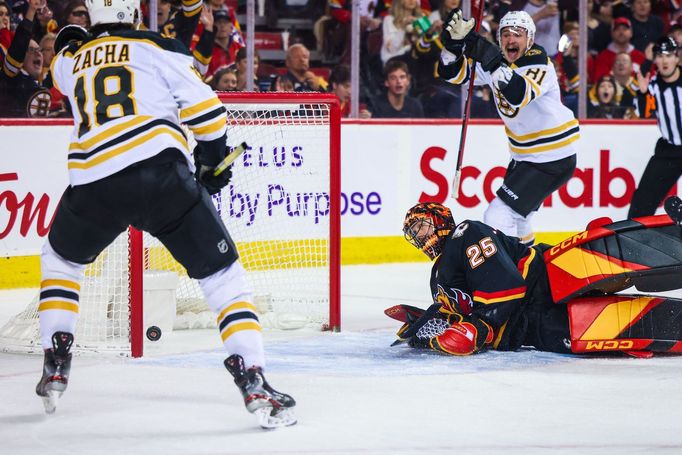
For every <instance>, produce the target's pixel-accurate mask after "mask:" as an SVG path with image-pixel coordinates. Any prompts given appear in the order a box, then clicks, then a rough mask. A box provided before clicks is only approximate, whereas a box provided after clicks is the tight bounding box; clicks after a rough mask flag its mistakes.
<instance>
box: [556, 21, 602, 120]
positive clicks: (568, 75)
mask: <svg viewBox="0 0 682 455" xmlns="http://www.w3.org/2000/svg"><path fill="white" fill-rule="evenodd" d="M564 33H565V34H566V35H567V36H568V37H569V38H570V42H569V43H568V44H567V47H566V48H565V49H563V50H561V49H560V51H561V52H559V53H558V54H557V55H556V57H555V58H554V60H555V62H556V65H555V66H556V68H557V75H558V76H559V88H560V89H561V98H562V100H563V101H564V104H565V105H566V106H567V107H568V108H569V109H571V110H572V111H573V113H574V114H575V115H577V112H578V96H579V88H580V75H579V73H578V49H579V48H580V39H579V33H578V23H577V22H567V23H566V24H565V25H564ZM586 63H587V74H588V76H589V74H591V73H593V72H594V69H593V65H594V59H593V57H592V55H589V54H588V55H587V62H586ZM588 79H589V77H588Z"/></svg>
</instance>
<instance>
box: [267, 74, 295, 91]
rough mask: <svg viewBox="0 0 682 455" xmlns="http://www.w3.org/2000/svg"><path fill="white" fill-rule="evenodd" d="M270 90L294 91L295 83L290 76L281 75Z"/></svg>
mask: <svg viewBox="0 0 682 455" xmlns="http://www.w3.org/2000/svg"><path fill="white" fill-rule="evenodd" d="M270 90H271V91H273V92H293V91H294V84H293V82H291V79H289V78H288V77H286V76H284V75H280V76H277V77H276V78H275V80H274V82H273V83H272V86H271V87H270Z"/></svg>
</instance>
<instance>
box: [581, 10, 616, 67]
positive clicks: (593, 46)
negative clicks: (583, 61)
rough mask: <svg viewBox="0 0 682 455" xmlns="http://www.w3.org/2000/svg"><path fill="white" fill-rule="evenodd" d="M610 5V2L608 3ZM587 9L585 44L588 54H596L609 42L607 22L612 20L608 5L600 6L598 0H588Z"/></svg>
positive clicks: (609, 34) (609, 33) (609, 31)
mask: <svg viewBox="0 0 682 455" xmlns="http://www.w3.org/2000/svg"><path fill="white" fill-rule="evenodd" d="M609 5H610V4H609ZM587 9H588V11H589V13H590V14H589V17H588V19H587V46H588V51H589V52H590V54H594V55H597V54H598V53H599V52H601V51H603V50H604V49H606V46H608V45H609V42H611V30H610V29H609V24H610V23H611V21H612V17H611V8H610V6H608V7H606V6H602V4H601V3H600V2H595V0H588V2H587Z"/></svg>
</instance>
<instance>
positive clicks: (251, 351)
mask: <svg viewBox="0 0 682 455" xmlns="http://www.w3.org/2000/svg"><path fill="white" fill-rule="evenodd" d="M199 286H201V290H202V291H203V292H204V296H205V297H206V302H207V303H208V306H209V307H210V308H211V309H212V310H213V311H214V312H215V313H216V314H217V315H218V318H217V322H218V330H219V331H220V337H221V338H222V340H223V345H224V346H225V349H226V350H227V352H228V353H229V354H230V355H232V354H239V355H240V356H242V357H243V358H244V365H246V367H247V368H249V367H252V366H259V367H262V368H265V353H264V350H263V335H262V334H261V325H260V323H259V322H258V316H257V315H256V307H255V306H254V304H253V295H252V291H251V288H250V286H249V284H248V282H247V281H246V272H245V271H244V268H243V267H242V265H241V264H240V263H239V262H235V263H234V264H232V265H231V266H230V267H228V268H226V269H223V270H220V271H218V272H216V273H214V274H213V275H211V276H208V277H206V278H204V279H201V280H199Z"/></svg>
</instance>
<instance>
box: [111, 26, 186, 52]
mask: <svg viewBox="0 0 682 455" xmlns="http://www.w3.org/2000/svg"><path fill="white" fill-rule="evenodd" d="M111 36H120V37H121V38H130V39H139V40H148V41H151V42H153V43H154V44H156V45H157V46H159V47H160V48H161V49H163V50H165V51H170V52H177V53H178V54H184V55H189V56H191V55H192V53H191V52H190V51H189V49H188V48H187V46H185V45H184V44H183V43H182V42H181V41H179V40H177V39H175V38H168V37H164V36H162V35H161V34H160V33H156V32H151V31H147V30H117V31H115V32H112V33H111Z"/></svg>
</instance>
